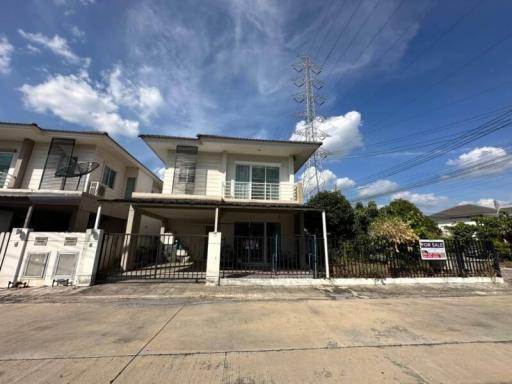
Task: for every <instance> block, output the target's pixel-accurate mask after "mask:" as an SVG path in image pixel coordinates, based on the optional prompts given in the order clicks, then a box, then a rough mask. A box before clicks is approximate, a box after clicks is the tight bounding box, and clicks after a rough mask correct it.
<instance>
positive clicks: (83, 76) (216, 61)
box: [0, 0, 512, 212]
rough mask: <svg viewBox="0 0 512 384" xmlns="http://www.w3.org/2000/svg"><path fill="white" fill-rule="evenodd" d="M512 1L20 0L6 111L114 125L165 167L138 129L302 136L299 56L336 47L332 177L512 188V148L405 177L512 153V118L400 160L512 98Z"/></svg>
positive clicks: (442, 201) (480, 191)
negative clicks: (420, 159)
mask: <svg viewBox="0 0 512 384" xmlns="http://www.w3.org/2000/svg"><path fill="white" fill-rule="evenodd" d="M511 13H512V2H508V1H498V0H495V1H494V0H488V1H475V0H464V1H423V0H416V1H407V0H405V1H400V0H387V1H383V0H378V1H376V0H363V1H362V3H360V4H359V2H358V1H356V0H345V1H343V0H319V1H314V2H312V1H300V0H293V1H292V0H289V1H282V0H280V1H264V0H247V1H243V0H212V1H200V0H198V1H99V0H96V1H94V0H54V1H51V0H46V1H42V0H38V1H36V0H32V1H29V0H27V1H23V2H19V1H9V0H6V1H4V2H2V12H1V13H0V25H1V27H0V120H2V121H15V122H37V123H38V124H39V125H40V126H42V127H47V128H63V129H77V130H84V129H92V130H106V131H108V132H109V133H111V134H112V135H113V136H114V137H115V138H116V139H117V140H118V141H119V142H120V143H121V144H122V145H124V146H125V147H126V148H127V149H129V150H130V151H132V152H133V153H134V154H135V156H136V157H137V158H139V159H140V160H142V161H143V162H144V163H145V164H147V165H148V167H150V168H151V169H155V170H157V169H158V168H159V167H161V164H160V163H159V161H158V159H157V158H156V157H155V156H154V155H153V154H152V153H151V152H150V151H149V149H147V148H146V147H145V145H144V144H143V143H142V142H141V140H140V139H138V138H137V134H138V133H159V134H169V135H195V134H196V133H199V132H201V133H215V134H224V135H235V136H248V137H262V138H278V139H288V138H290V137H291V135H292V134H293V132H294V130H295V127H296V126H297V124H299V126H300V122H299V121H298V120H299V118H297V115H296V114H295V112H297V111H300V109H301V105H298V104H296V103H295V102H293V101H292V98H291V95H293V94H294V93H296V92H297V91H298V90H297V89H296V88H295V86H294V85H293V84H292V81H291V80H292V79H294V78H295V77H296V76H297V74H296V73H295V72H294V71H293V70H292V68H291V65H292V64H294V63H296V62H297V61H298V60H299V59H298V54H303V53H305V52H307V53H309V54H311V55H312V57H313V59H314V60H315V61H316V63H317V64H319V65H320V64H322V63H323V62H324V60H325V58H326V57H327V54H328V52H329V51H330V50H331V49H333V50H332V54H331V55H329V57H328V59H327V60H326V61H325V65H324V66H323V68H322V69H323V71H322V73H321V74H320V75H319V76H318V77H319V79H321V80H323V81H324V82H325V87H324V88H323V89H322V90H321V91H320V93H321V94H322V95H323V96H324V97H325V98H326V102H325V103H324V104H323V105H322V106H320V107H319V113H320V114H321V115H322V116H324V118H325V119H324V120H323V121H322V122H319V127H320V128H321V129H322V130H323V131H325V132H326V133H327V134H329V137H328V138H327V139H326V142H325V146H326V149H327V150H328V153H329V156H328V157H327V159H326V160H325V161H324V171H323V174H322V177H323V180H324V181H325V183H326V185H327V186H328V187H329V188H332V187H333V185H337V186H338V187H340V188H341V189H342V191H343V192H344V193H345V194H346V195H347V196H348V197H349V198H350V199H352V200H358V199H365V198H368V197H371V196H373V195H375V194H379V193H385V192H389V194H388V195H386V196H381V197H378V198H377V200H378V202H379V203H380V204H384V203H386V202H387V201H389V199H390V198H396V197H404V198H407V199H410V200H411V201H413V202H415V203H417V204H418V205H419V206H420V207H421V208H422V209H424V210H425V211H427V212H433V211H437V210H439V209H442V208H445V207H448V206H450V205H455V204H458V203H460V202H464V201H471V202H480V203H483V204H489V203H490V202H491V201H492V200H493V199H497V200H500V201H503V202H507V203H508V202H511V201H512V192H510V191H511V188H510V187H511V186H512V182H511V179H510V170H512V161H500V163H499V165H496V166H493V167H489V168H486V169H484V170H479V171H474V172H469V173H467V175H466V176H465V177H463V178H462V177H460V178H456V179H451V180H449V181H444V182H442V183H436V184H432V185H426V186H423V187H420V188H418V189H413V190H404V191H402V190H401V189H402V188H404V187H406V186H407V185H410V184H411V183H414V182H416V181H421V180H423V179H427V178H430V177H436V176H438V177H442V176H443V175H445V174H446V173H448V172H450V171H454V170H455V171H456V170H460V169H462V170H464V168H465V167H467V166H468V165H473V164H475V163H476V162H478V161H489V159H491V160H492V159H499V160H503V159H505V160H508V157H506V156H508V154H509V153H510V151H511V149H510V148H509V147H508V146H510V143H509V141H510V137H511V135H510V132H511V128H510V127H506V128H504V129H501V130H499V131H497V132H494V133H492V134H490V135H486V136H484V137H482V138H480V139H478V140H475V141H471V142H469V143H467V144H465V145H463V146H461V147H460V148H456V149H453V150H450V151H446V152H445V153H442V154H440V155H439V156H436V157H435V158H434V159H432V160H430V161H428V162H425V163H422V164H421V165H419V166H417V167H413V168H411V169H408V170H406V171H404V172H400V173H397V174H395V175H390V176H387V175H386V172H384V171H386V170H388V169H389V168H390V167H392V166H395V165H397V164H402V163H404V162H412V161H413V160H414V159H415V158H417V156H422V155H424V154H425V153H431V152H432V151H433V149H434V148H435V146H436V145H439V144H438V143H446V142H450V140H453V142H456V140H457V135H460V134H463V133H464V132H468V131H469V130H471V129H474V128H476V127H478V125H479V124H482V123H485V122H486V121H488V120H491V119H492V118H493V117H495V116H496V113H498V112H499V111H497V110H498V108H501V107H506V106H507V105H508V104H511V101H510V96H511V95H512V91H511V89H510V88H511V85H512V79H511V78H510V67H511V64H512V36H507V34H510V26H509V24H510V20H509V19H510V17H509V16H510V14H511ZM390 15H393V16H392V17H391V18H389V17H390ZM454 24H455V25H454ZM341 32H343V33H341ZM338 36H340V37H339V39H338ZM508 37H511V38H508ZM337 39H338V41H337V44H334V42H335V41H336V40H337ZM487 112H488V114H486V113H487ZM501 112H503V110H501ZM425 130H428V132H427V133H424V134H421V132H423V131H425ZM418 133H419V134H418ZM406 135H412V136H410V137H406V138H405V139H404V138H403V137H404V136H406ZM436 143H437V144H436ZM507 145H508V146H507ZM375 152H378V153H375ZM382 152H391V153H382ZM377 172H382V173H381V174H382V175H384V176H383V177H381V178H378V177H377V176H378V175H376V173H377ZM372 175H375V176H376V177H374V178H371V179H369V176H372ZM368 180H372V183H370V184H368V183H365V181H368Z"/></svg>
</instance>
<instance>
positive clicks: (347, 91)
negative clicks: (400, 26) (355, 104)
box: [344, 5, 428, 95]
mask: <svg viewBox="0 0 512 384" xmlns="http://www.w3.org/2000/svg"><path fill="white" fill-rule="evenodd" d="M427 9H428V5H427V6H425V8H424V9H423V10H422V12H419V15H418V17H416V19H415V22H416V21H419V20H420V19H421V18H422V17H423V16H424V15H425V14H426V12H427ZM415 22H412V23H410V25H409V27H408V28H406V29H404V30H402V32H401V33H400V34H399V35H398V37H397V38H396V39H395V41H394V42H393V43H392V44H391V45H390V46H389V47H388V48H387V49H386V50H385V51H384V52H383V53H382V54H381V55H380V56H378V57H377V58H376V59H375V60H374V63H379V62H380V61H381V60H382V59H384V57H386V56H387V55H388V53H389V52H392V51H393V50H394V48H395V47H396V46H397V45H398V43H400V41H401V40H402V39H403V38H404V37H405V36H407V35H408V34H409V33H410V32H411V31H412V29H413V28H414V27H416V23H415ZM362 53H364V51H363V52H362ZM357 84H359V81H358V80H355V81H354V82H353V83H352V85H351V86H350V87H348V88H347V90H346V91H345V92H344V94H345V95H347V94H350V92H351V91H352V90H353V89H354V88H355V86H356V85H357Z"/></svg>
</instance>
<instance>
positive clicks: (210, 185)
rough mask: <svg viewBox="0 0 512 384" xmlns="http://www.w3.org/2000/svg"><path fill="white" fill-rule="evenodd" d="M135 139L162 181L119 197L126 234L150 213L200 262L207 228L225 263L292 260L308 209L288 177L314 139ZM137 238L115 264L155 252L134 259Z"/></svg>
mask: <svg viewBox="0 0 512 384" xmlns="http://www.w3.org/2000/svg"><path fill="white" fill-rule="evenodd" d="M140 137H141V138H142V140H143V141H144V142H145V143H146V144H147V145H148V146H149V148H151V149H152V150H153V151H154V152H155V153H156V155H157V156H158V157H159V158H160V159H161V160H162V162H163V163H164V164H165V176H164V183H163V189H162V192H161V193H140V192H135V193H133V194H132V197H131V198H130V199H121V200H118V202H119V203H121V204H124V205H129V207H130V212H129V217H128V220H127V228H126V233H129V234H137V233H140V220H141V217H144V216H150V217H152V218H156V219H159V220H160V221H161V223H162V229H161V233H162V234H169V235H170V236H172V240H171V241H174V242H175V243H179V244H178V247H183V248H184V249H188V250H193V252H192V251H190V252H189V256H190V257H192V258H194V259H195V260H198V261H205V260H206V253H207V247H208V242H207V237H208V234H209V233H210V232H215V233H221V234H222V254H223V262H226V260H231V262H232V263H236V264H237V265H236V267H237V268H238V269H240V268H243V267H248V266H250V267H251V268H252V267H255V268H256V267H258V268H262V269H265V268H266V269H269V268H271V267H272V263H275V262H276V261H275V260H276V257H275V256H276V255H279V257H280V260H285V259H286V260H291V259H293V258H295V260H296V258H297V257H298V256H297V255H298V254H299V252H298V251H297V247H299V246H300V244H298V242H297V238H298V237H300V236H303V235H304V211H306V210H312V209H311V208H308V207H307V206H305V205H304V197H303V190H302V183H301V182H300V181H298V180H296V179H295V174H296V172H297V171H298V170H299V169H300V168H301V167H302V166H303V165H304V163H305V162H306V161H307V160H308V158H309V157H310V156H311V155H312V154H313V153H314V152H315V151H316V150H317V149H318V148H319V146H320V145H321V143H313V142H299V141H282V140H263V139H247V138H237V137H225V136H214V135H204V134H199V135H197V137H174V136H160V135H141V136H140ZM132 239H133V237H132ZM107 240H108V239H107ZM141 241H142V239H140V238H139V243H138V245H135V246H134V247H135V248H137V249H138V250H139V251H134V252H133V253H132V255H131V256H129V255H125V256H124V257H125V260H124V261H122V264H123V266H122V269H124V270H129V269H130V268H135V266H134V263H135V264H138V265H139V266H143V265H144V266H145V265H148V263H154V260H155V257H156V258H158V257H159V256H153V255H148V256H147V257H143V256H141V252H144V251H147V249H149V248H150V247H151V246H150V245H143V244H141ZM161 241H164V240H161ZM165 241H167V240H165ZM112 244H113V245H112V247H113V248H116V247H117V246H116V245H115V241H114V240H113V243H112ZM302 246H304V245H302ZM301 254H302V255H303V254H304V252H301ZM301 257H303V256H301ZM126 258H129V259H130V260H131V261H130V260H127V259H126ZM135 259H137V260H139V261H137V262H135ZM165 262H166V261H165ZM242 264H243V265H242ZM144 268H145V267H144Z"/></svg>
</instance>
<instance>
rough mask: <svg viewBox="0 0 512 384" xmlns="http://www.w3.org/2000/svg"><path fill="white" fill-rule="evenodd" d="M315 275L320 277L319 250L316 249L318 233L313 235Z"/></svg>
mask: <svg viewBox="0 0 512 384" xmlns="http://www.w3.org/2000/svg"><path fill="white" fill-rule="evenodd" d="M313 264H314V269H313V277H314V278H315V279H316V278H317V277H318V252H317V249H316V235H313Z"/></svg>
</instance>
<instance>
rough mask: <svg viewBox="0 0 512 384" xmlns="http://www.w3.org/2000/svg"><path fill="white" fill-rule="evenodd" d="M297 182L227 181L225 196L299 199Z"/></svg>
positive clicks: (243, 198)
mask: <svg viewBox="0 0 512 384" xmlns="http://www.w3.org/2000/svg"><path fill="white" fill-rule="evenodd" d="M297 189H298V188H297V184H293V183H252V182H243V181H234V180H231V181H225V182H224V183H223V188H222V190H223V196H224V197H225V198H229V199H239V200H280V201H294V202H295V201H298V197H299V196H298V194H297Z"/></svg>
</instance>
